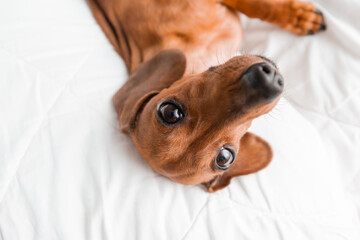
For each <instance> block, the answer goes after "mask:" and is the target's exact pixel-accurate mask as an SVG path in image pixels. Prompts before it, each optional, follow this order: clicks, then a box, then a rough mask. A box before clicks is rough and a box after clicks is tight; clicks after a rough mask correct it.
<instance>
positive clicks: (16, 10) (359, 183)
mask: <svg viewBox="0 0 360 240" xmlns="http://www.w3.org/2000/svg"><path fill="white" fill-rule="evenodd" d="M316 2H317V5H318V6H319V7H320V8H321V9H322V10H323V12H324V14H325V16H326V22H327V25H328V29H327V31H326V32H324V33H320V34H317V35H314V36H309V37H299V36H295V35H292V34H290V33H288V32H285V31H282V30H280V29H278V28H277V27H275V26H272V25H270V24H267V23H264V22H261V21H259V20H248V19H246V18H245V17H242V20H243V25H244V43H243V51H242V52H245V53H255V54H264V55H266V56H269V57H270V58H272V59H273V60H275V61H276V62H277V64H278V66H279V68H280V70H281V72H282V73H283V75H284V78H285V81H286V90H285V93H284V98H283V99H282V100H281V101H280V103H279V104H278V106H277V107H276V108H275V109H274V110H273V111H272V112H271V113H270V114H267V115H265V116H263V117H261V118H259V119H257V120H255V121H254V123H253V126H252V127H251V129H250V130H251V131H253V132H255V133H256V134H258V135H260V136H262V137H263V138H264V139H266V140H268V141H269V142H270V144H271V145H272V147H273V150H274V159H273V162H272V163H271V164H270V166H269V167H268V168H266V169H265V170H263V171H261V172H259V173H256V174H252V175H248V176H243V177H239V178H236V179H233V181H232V183H231V185H230V186H229V187H228V188H226V189H224V190H222V191H219V192H216V193H214V194H209V193H207V192H205V191H204V189H202V188H201V187H200V186H183V185H180V184H176V183H174V182H172V181H170V180H168V179H166V178H164V177H161V176H159V175H158V174H156V173H155V172H153V171H152V170H151V168H150V167H148V166H147V164H146V163H145V162H144V161H143V160H142V159H141V157H140V156H139V155H138V153H137V151H136V150H135V148H134V145H133V144H132V142H131V141H130V139H129V138H128V137H127V136H125V135H123V134H121V133H120V132H119V129H118V124H117V120H116V113H115V111H114V109H113V107H112V104H111V97H112V96H113V94H114V93H115V92H116V91H117V90H118V89H119V87H120V86H121V85H122V84H123V83H124V82H125V81H126V78H127V74H126V70H125V66H124V63H123V61H122V59H121V58H120V57H119V56H118V55H117V54H116V52H115V51H114V49H113V48H112V46H111V44H110V43H109V42H108V40H107V39H106V37H105V35H104V34H103V32H102V31H101V29H100V27H99V26H98V25H97V23H96V21H95V20H94V18H93V16H92V14H91V12H90V10H89V7H88V6H87V4H86V3H85V1H83V0H78V1H75V0H61V1H55V0H11V1H5V0H3V1H1V2H0V239H2V240H17V239H22V240H32V239H44V240H50V239H51V240H52V239H59V240H60V239H61V240H65V239H66V240H67V239H72V240H73V239H76V240H82V239H84V240H91V239H126V240H130V239H147V240H149V239H154V240H155V239H156V240H160V239H164V240H169V239H179V240H180V239H291V240H297V239H319V240H323V239H326V240H332V239H351V240H359V239H360V57H359V56H360V31H359V29H360V15H359V12H360V3H359V2H358V1H355V0H346V1H337V0H327V1H325V0H322V1H320V0H319V1H316ZM199 11H201V9H199Z"/></svg>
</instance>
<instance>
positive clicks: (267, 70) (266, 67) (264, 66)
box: [262, 65, 271, 74]
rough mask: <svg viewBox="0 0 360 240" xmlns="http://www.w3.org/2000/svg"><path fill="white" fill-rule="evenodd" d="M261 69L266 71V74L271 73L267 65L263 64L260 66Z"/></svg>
mask: <svg viewBox="0 0 360 240" xmlns="http://www.w3.org/2000/svg"><path fill="white" fill-rule="evenodd" d="M262 70H263V71H264V72H265V73H266V74H269V73H271V69H270V67H269V66H268V65H263V66H262Z"/></svg>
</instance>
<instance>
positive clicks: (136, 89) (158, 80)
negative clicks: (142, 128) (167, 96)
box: [113, 50, 186, 134]
mask: <svg viewBox="0 0 360 240" xmlns="http://www.w3.org/2000/svg"><path fill="white" fill-rule="evenodd" d="M185 68H186V59H185V55H184V54H183V53H182V52H181V51H180V50H164V51H162V52H160V53H159V54H157V55H156V56H155V57H153V58H152V59H150V60H149V61H147V62H145V63H143V64H141V65H140V66H139V67H138V68H137V69H136V70H135V71H134V72H133V73H132V74H131V75H130V77H129V79H128V80H127V82H126V83H125V84H124V85H123V86H122V87H121V88H120V90H119V91H118V92H117V93H116V94H115V96H114V97H113V103H114V106H115V109H116V111H117V113H118V119H119V124H120V130H121V131H122V132H124V133H126V134H129V133H130V132H131V130H132V129H134V128H135V122H136V121H135V120H136V116H137V114H138V113H139V112H140V111H141V109H142V108H143V106H144V105H145V104H146V103H147V102H148V101H149V100H150V99H151V97H153V96H154V95H156V94H157V93H158V92H160V91H161V90H162V89H164V88H167V87H170V85H171V84H173V83H174V82H175V81H177V80H179V79H180V78H181V77H182V76H183V74H184V72H185Z"/></svg>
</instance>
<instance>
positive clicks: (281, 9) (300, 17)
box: [222, 0, 326, 35]
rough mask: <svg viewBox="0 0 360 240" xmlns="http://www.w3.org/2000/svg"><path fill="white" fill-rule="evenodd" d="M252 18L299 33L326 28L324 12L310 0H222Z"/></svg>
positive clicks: (309, 32) (304, 33)
mask: <svg viewBox="0 0 360 240" xmlns="http://www.w3.org/2000/svg"><path fill="white" fill-rule="evenodd" d="M222 3H223V4H225V5H227V6H228V7H231V8H233V9H235V10H237V11H239V12H242V13H243V14H245V15H246V16H248V17H250V18H259V19H261V20H263V21H267V22H270V23H273V24H275V25H278V26H279V27H281V28H283V29H286V30H288V31H291V32H293V33H295V34H299V35H307V34H313V33H316V32H319V31H323V30H325V28H326V26H325V23H324V18H323V15H322V13H321V12H320V11H319V10H318V9H316V7H315V6H314V5H313V4H312V3H310V2H302V1H298V0H222Z"/></svg>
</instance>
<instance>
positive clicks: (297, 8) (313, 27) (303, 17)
mask: <svg viewBox="0 0 360 240" xmlns="http://www.w3.org/2000/svg"><path fill="white" fill-rule="evenodd" d="M288 14H289V16H288V20H287V21H286V22H285V23H282V24H281V25H280V27H281V28H283V29H285V30H288V31H290V32H292V33H295V34H298V35H312V34H314V33H317V32H320V31H324V30H325V29H326V25H325V21H324V16H323V14H322V12H321V11H319V10H318V9H317V8H316V7H315V6H314V4H312V3H310V2H301V1H291V2H290V5H289V10H288Z"/></svg>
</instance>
